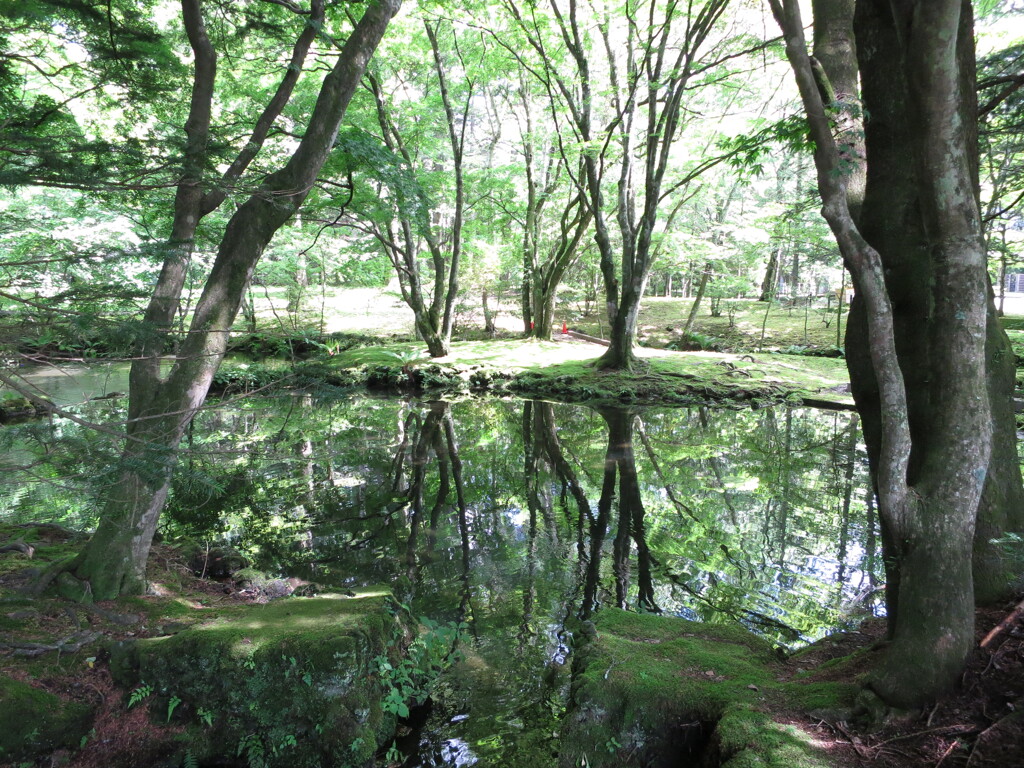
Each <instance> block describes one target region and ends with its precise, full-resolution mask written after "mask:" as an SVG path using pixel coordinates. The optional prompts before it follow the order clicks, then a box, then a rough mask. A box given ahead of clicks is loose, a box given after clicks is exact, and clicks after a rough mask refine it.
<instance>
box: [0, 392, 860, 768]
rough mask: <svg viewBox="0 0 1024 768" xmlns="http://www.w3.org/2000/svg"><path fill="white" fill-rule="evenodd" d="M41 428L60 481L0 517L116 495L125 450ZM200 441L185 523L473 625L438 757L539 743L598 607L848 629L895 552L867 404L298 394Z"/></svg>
mask: <svg viewBox="0 0 1024 768" xmlns="http://www.w3.org/2000/svg"><path fill="white" fill-rule="evenodd" d="M115 415H116V414H115ZM33 429H34V430H36V432H35V433H33V434H34V436H33V437H31V440H34V441H35V442H34V443H31V447H30V448H25V447H24V446H25V445H27V444H22V448H21V450H22V452H23V453H24V454H25V455H26V456H29V455H31V456H33V457H35V458H36V459H39V460H42V463H41V464H39V465H38V466H37V467H35V468H34V469H33V471H34V472H35V473H36V474H37V475H40V476H46V477H49V478H52V479H59V480H60V482H61V484H60V485H48V484H38V483H36V484H32V483H27V484H24V486H23V487H21V488H20V489H19V490H18V491H17V494H15V500H14V501H12V500H11V498H12V496H11V495H10V494H4V495H5V496H7V499H8V500H7V501H6V502H4V507H3V508H2V512H0V513H2V514H4V515H5V516H7V517H11V516H15V515H17V516H21V517H24V518H29V517H32V518H36V519H45V518H49V519H52V518H53V516H54V514H53V512H52V510H55V509H67V510H70V511H71V513H72V514H73V515H79V516H81V515H83V514H86V511H87V510H90V509H94V508H98V506H99V504H98V503H97V502H96V501H95V499H97V498H98V497H99V496H100V495H101V494H102V493H103V490H104V487H103V478H104V477H107V476H108V475H106V474H105V472H104V470H103V468H104V467H107V466H109V465H110V462H111V460H112V456H113V454H112V453H111V451H110V450H109V449H110V446H109V445H106V444H104V443H103V441H95V440H94V441H93V443H94V444H93V443H90V435H89V433H87V432H84V431H82V429H81V428H79V427H78V426H76V425H73V424H71V423H70V422H65V421H59V420H58V421H56V422H54V427H53V428H52V430H53V431H47V430H50V429H51V427H49V426H48V425H47V424H37V425H35V426H34V427H33ZM12 434H13V433H12ZM26 439H28V438H26ZM183 448H184V452H183V456H182V460H181V461H180V463H179V467H180V468H179V471H178V472H177V474H176V476H175V480H174V488H173V494H172V498H171V500H170V503H169V505H168V508H167V513H166V515H165V518H164V524H163V525H164V528H163V532H164V534H165V536H167V537H168V538H170V539H174V538H176V537H178V536H188V537H191V538H198V539H216V538H226V539H228V540H230V541H232V542H233V543H234V544H235V545H236V546H238V547H239V548H241V549H243V550H244V551H245V552H247V553H248V554H250V555H251V556H252V557H253V558H254V560H255V563H256V565H257V566H258V567H260V568H261V569H264V570H268V571H277V572H287V573H294V574H299V575H305V576H307V577H309V578H311V579H312V580H314V581H317V582H320V583H322V584H326V585H334V586H336V587H347V586H362V585H370V584H377V583H385V584H389V585H391V587H392V589H393V590H394V591H395V593H396V595H398V597H399V599H401V600H403V601H410V602H411V605H412V607H413V610H415V611H416V613H417V614H419V615H427V616H430V617H432V618H433V619H434V620H437V621H451V622H456V623H458V622H462V621H464V622H465V623H466V625H467V627H468V629H467V633H468V637H469V638H470V639H469V640H468V641H467V643H466V645H465V648H466V660H465V661H464V662H462V663H461V664H459V665H457V667H456V668H455V669H454V670H452V671H451V672H450V673H448V675H447V676H446V679H445V682H444V684H443V685H442V688H441V690H440V691H439V693H438V694H437V698H438V700H439V705H438V706H439V710H440V711H441V712H442V713H443V716H442V715H438V717H442V719H443V722H444V725H443V727H441V726H438V727H437V728H436V729H433V730H432V729H431V728H430V727H428V728H427V729H426V731H425V733H426V734H427V735H426V736H424V739H425V740H426V744H425V745H424V746H422V747H421V748H420V750H421V753H422V754H423V755H427V754H440V751H442V748H446V747H444V745H445V744H448V746H449V747H450V746H451V744H449V742H448V741H446V739H448V740H449V741H450V739H449V737H450V735H451V733H452V729H453V728H456V730H457V733H458V736H459V739H460V741H459V744H462V745H463V746H462V747H460V749H461V748H463V747H464V748H465V749H467V750H469V751H471V752H472V753H473V754H475V755H477V756H486V755H491V756H495V757H496V758H497V756H499V755H500V756H502V759H504V760H505V761H506V763H507V764H510V765H512V764H518V762H524V763H525V762H530V760H531V759H532V758H531V757H530V756H531V755H535V754H540V753H542V752H544V750H545V749H546V748H547V746H548V745H547V744H546V742H545V739H546V738H548V737H541V736H539V735H538V734H542V733H547V734H550V733H551V732H552V730H553V728H554V726H555V722H556V719H557V717H558V715H559V714H560V710H561V701H562V699H561V698H560V696H559V695H558V693H559V688H560V686H561V685H562V684H563V682H564V673H563V670H562V664H563V662H564V661H565V656H566V654H567V652H568V648H569V645H570V644H571V633H570V632H568V631H567V629H566V627H567V626H568V627H570V628H576V626H577V625H575V624H574V623H573V622H574V617H576V616H578V615H584V616H585V615H586V614H587V613H588V612H589V611H590V610H591V609H594V608H597V609H599V608H600V607H601V606H603V605H624V606H627V607H632V608H634V609H637V608H641V609H646V610H661V611H665V612H671V613H678V614H681V615H684V616H687V617H689V618H699V619H701V620H704V621H709V622H731V621H737V620H738V621H741V622H743V623H744V624H746V625H747V626H749V627H751V628H753V629H755V630H756V631H758V632H760V633H762V634H764V635H766V636H768V637H769V638H771V639H773V640H776V641H780V642H783V643H794V642H798V641H800V640H808V639H813V638H816V637H818V636H820V635H822V634H824V633H825V632H827V631H829V630H830V629H831V628H832V627H835V626H838V625H841V624H843V623H844V621H845V620H846V618H847V613H848V612H849V611H854V610H855V608H856V603H857V600H858V599H859V598H862V597H863V596H864V595H866V594H869V593H870V592H871V590H872V589H873V587H874V570H875V569H876V567H877V566H878V565H879V563H877V562H876V561H875V556H874V546H875V538H876V537H875V533H874V527H875V524H874V521H873V517H872V515H873V512H872V510H871V509H870V508H869V507H868V506H867V505H868V501H867V494H866V493H865V489H866V484H867V481H866V469H865V459H864V455H863V449H862V447H861V445H860V443H859V436H858V432H857V425H856V420H855V417H853V416H852V415H850V414H833V413H821V412H815V411H810V410H800V409H785V408H778V409H763V410H758V411H753V410H720V409H709V408H700V407H693V408H682V409H632V410H629V411H623V410H621V409H613V408H609V409H603V410H602V411H600V412H598V411H595V410H592V409H590V408H587V407H583V406H568V405H554V404H550V403H522V402H513V401H501V400H487V401H471V402H461V403H456V404H452V405H449V404H446V403H428V402H416V401H414V402H402V401H397V400H385V399H372V398H360V399H349V400H334V401H331V400H321V399H314V398H312V397H310V396H306V395H294V396H282V397H275V398H251V399H247V400H242V401H240V402H238V403H235V404H233V405H232V407H230V408H212V409H209V410H206V411H204V412H203V413H201V414H200V416H199V417H198V418H197V420H196V422H195V424H194V426H193V428H192V430H191V431H190V434H189V436H188V438H187V440H186V443H185V445H184V446H183ZM538 670H539V671H538ZM482 702H485V703H482ZM464 711H472V712H473V713H474V716H473V717H471V718H468V719H467V720H465V721H460V722H459V723H458V725H457V727H456V726H451V725H448V724H447V721H448V720H449V719H450V718H451V717H453V716H456V715H459V714H460V713H461V712H464ZM496 724H497V725H496ZM526 732H529V733H530V734H531V735H530V736H529V737H524V736H523V735H522V734H524V733H526ZM431 733H434V734H435V735H434V736H431V735H430V734H431ZM431 739H433V741H431ZM424 760H425V762H424V764H435V763H431V762H429V760H428V759H427V758H424ZM438 761H440V758H438ZM436 764H441V763H440V762H437V763H436ZM531 764H534V763H531Z"/></svg>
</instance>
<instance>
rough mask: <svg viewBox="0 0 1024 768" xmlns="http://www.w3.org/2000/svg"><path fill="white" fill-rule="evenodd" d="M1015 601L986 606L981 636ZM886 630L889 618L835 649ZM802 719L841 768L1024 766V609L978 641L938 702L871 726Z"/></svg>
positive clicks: (862, 643) (863, 642)
mask: <svg viewBox="0 0 1024 768" xmlns="http://www.w3.org/2000/svg"><path fill="white" fill-rule="evenodd" d="M1014 607H1015V606H1014V605H1013V604H1010V605H1006V606H1000V607H998V608H987V609H979V611H978V613H977V620H976V636H977V639H978V642H979V643H980V642H981V641H982V640H983V639H984V638H985V636H986V635H987V634H988V633H989V631H990V630H991V629H992V628H993V627H995V626H996V625H998V624H999V623H1000V622H1002V621H1003V620H1004V619H1005V618H1007V617H1009V616H1010V614H1011V613H1012V612H1013V609H1014ZM883 634H884V623H883V622H882V621H880V620H878V621H874V622H871V623H869V624H867V625H865V626H864V627H863V628H862V630H861V631H860V632H859V633H854V634H853V635H852V636H849V637H847V638H845V639H844V642H843V643H842V645H841V646H840V647H839V648H837V649H836V651H835V655H840V654H845V653H850V652H852V651H854V650H857V649H858V647H867V646H870V645H871V644H873V643H876V642H878V641H879V640H880V639H881V637H882V635H883ZM869 659H870V657H869V656H868V657H866V659H865V660H866V661H868V660H869ZM824 660H826V659H825V658H820V659H813V660H811V659H804V660H803V661H804V662H805V663H807V662H810V663H811V664H813V663H815V662H818V663H820V661H824ZM847 671H849V670H847ZM800 725H801V726H802V727H803V728H804V730H806V731H808V732H809V733H811V734H813V735H814V736H815V738H816V739H817V740H818V741H819V743H820V744H821V745H822V746H824V747H825V748H826V749H827V750H828V751H829V752H830V753H831V754H832V755H833V756H834V758H835V763H836V765H837V768H865V767H867V766H870V767H871V768H922V767H923V766H926V767H927V768H1024V615H1019V614H1018V615H1017V616H1016V617H1015V620H1014V621H1012V623H1010V624H1009V625H1008V626H1005V627H1004V628H1003V629H1002V630H1001V631H1000V632H999V634H998V635H997V636H995V637H994V638H993V639H992V640H991V641H990V643H989V644H988V646H987V647H986V648H981V647H976V648H975V650H974V651H973V653H972V654H971V657H970V660H969V663H968V666H967V669H966V671H965V672H964V675H963V678H962V681H961V685H960V686H959V689H958V690H957V691H955V692H954V693H953V694H951V695H950V696H948V697H947V698H945V699H943V700H942V701H939V702H938V703H936V704H935V705H934V706H932V707H929V708H926V709H924V710H922V711H920V712H913V713H908V714H906V715H904V716H902V717H894V718H892V719H891V720H890V721H889V722H888V723H887V724H886V725H885V726H884V727H883V728H882V729H880V730H875V731H870V732H869V731H865V730H864V729H863V728H862V727H859V726H858V725H857V724H856V723H844V722H839V723H836V722H826V721H824V720H821V721H808V720H806V719H805V720H804V721H803V722H802V723H800Z"/></svg>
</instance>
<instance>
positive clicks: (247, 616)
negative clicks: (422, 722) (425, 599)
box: [111, 591, 436, 766]
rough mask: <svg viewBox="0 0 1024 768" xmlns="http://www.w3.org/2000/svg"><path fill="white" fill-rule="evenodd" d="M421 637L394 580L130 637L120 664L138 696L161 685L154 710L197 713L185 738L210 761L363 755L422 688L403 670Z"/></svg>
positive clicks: (116, 661)
mask: <svg viewBox="0 0 1024 768" xmlns="http://www.w3.org/2000/svg"><path fill="white" fill-rule="evenodd" d="M414 639H416V632H415V627H414V623H413V622H412V621H411V619H410V617H409V615H408V612H407V611H406V610H405V609H404V608H401V607H400V606H398V605H397V603H396V602H395V601H394V600H393V599H392V598H391V596H390V595H389V594H388V593H386V592H385V591H377V592H373V591H364V592H363V593H361V594H357V595H356V596H355V597H353V598H346V597H340V596H324V597H319V598H292V599H286V600H279V601H277V602H274V603H270V604H267V605H249V606H242V607H237V608H230V609H226V610H224V611H222V612H221V613H220V614H219V615H218V616H217V617H216V618H215V619H213V620H211V621H209V622H207V623H204V624H200V625H198V626H195V627H192V628H188V629H184V630H182V631H180V632H178V633H177V634H174V635H172V636H168V637H160V638H150V639H145V640H138V641H133V642H127V643H121V644H118V645H117V646H115V647H114V649H113V651H112V658H111V669H112V671H113V672H114V674H115V679H116V680H117V682H118V683H119V684H121V685H124V686H127V687H128V688H131V689H132V690H133V694H132V696H133V697H135V698H136V699H143V698H146V699H148V698H149V697H150V696H153V697H155V699H154V702H153V703H152V704H151V705H150V711H151V712H159V713H161V714H162V715H163V716H165V717H166V719H168V720H171V719H172V718H175V719H180V720H183V721H186V722H188V723H191V727H190V729H189V730H188V731H187V732H186V735H185V736H184V737H182V738H183V739H184V741H185V744H184V745H183V749H187V750H188V751H189V752H191V753H192V754H193V755H194V756H195V757H197V758H199V759H200V761H201V762H202V761H217V760H235V759H238V758H239V757H241V758H244V760H247V761H248V762H249V763H250V764H253V765H257V764H259V765H267V766H274V765H281V766H284V765H287V766H313V765H337V766H347V765H362V764H364V763H366V761H367V760H369V759H370V758H371V757H372V755H373V754H374V752H375V751H376V750H377V749H378V748H379V747H380V746H381V745H383V744H385V743H387V742H388V740H390V738H391V737H392V735H393V733H394V729H395V724H396V717H397V715H400V714H405V713H407V711H408V710H407V702H406V701H405V699H406V698H407V696H408V695H410V694H411V693H413V692H414V691H415V690H417V683H416V682H415V681H412V680H411V679H406V678H411V676H410V675H406V676H405V677H402V679H401V680H399V679H398V675H397V673H396V672H395V670H398V669H402V664H403V659H404V658H405V656H406V652H407V649H408V648H409V646H410V645H412V644H413V641H414ZM434 660H436V659H431V660H430V661H434ZM423 666H424V667H426V669H424V670H423V673H424V674H429V673H430V672H431V671H432V669H431V664H430V663H429V662H428V663H426V664H424V665H423Z"/></svg>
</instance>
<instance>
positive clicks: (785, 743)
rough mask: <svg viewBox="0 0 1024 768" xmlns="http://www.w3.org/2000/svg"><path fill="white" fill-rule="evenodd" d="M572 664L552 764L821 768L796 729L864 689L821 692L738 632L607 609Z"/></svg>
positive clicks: (828, 685)
mask: <svg viewBox="0 0 1024 768" xmlns="http://www.w3.org/2000/svg"><path fill="white" fill-rule="evenodd" d="M590 634H591V639H590V640H589V641H588V642H585V643H584V644H583V646H582V648H581V649H580V650H579V652H578V653H577V656H576V659H575V661H574V674H573V685H572V694H571V702H570V705H569V713H568V715H567V717H566V722H565V726H564V730H563V734H562V749H561V751H560V756H559V765H560V766H561V767H562V768H576V766H579V765H581V764H586V765H588V766H591V768H601V767H605V766H606V767H607V768H611V767H612V766H616V767H618V766H655V767H664V768H668V767H669V766H680V765H685V766H693V767H694V768H719V766H723V767H727V768H748V767H749V768H753V767H754V766H763V767H764V768H769V767H771V768H828V766H831V765H833V763H831V762H830V761H829V758H828V756H827V755H826V754H825V753H824V752H822V751H821V750H820V749H818V748H817V747H816V746H815V743H814V738H813V737H812V736H811V735H810V734H809V733H807V732H805V731H804V730H802V729H801V728H800V727H799V726H798V725H796V723H798V722H799V721H800V720H801V717H802V716H805V715H806V714H807V713H811V712H813V713H816V716H817V717H819V718H827V717H844V716H846V714H847V713H848V712H850V711H851V710H852V707H853V706H854V702H855V697H856V696H857V693H858V691H859V687H858V685H857V684H855V683H854V682H829V681H816V680H815V679H814V677H813V676H812V675H807V676H804V675H800V676H796V677H794V676H793V672H794V669H793V667H791V666H787V664H786V663H785V661H784V659H783V658H782V657H781V656H780V655H779V654H778V653H777V652H776V651H775V650H774V649H773V648H772V647H771V646H770V645H769V644H768V643H767V642H766V641H764V640H762V639H761V638H758V637H757V636H755V635H753V634H751V633H750V632H748V631H747V630H745V629H743V628H742V627H738V626H731V625H729V626H727V625H714V624H701V623H696V622H691V621H686V620H684V619H679V618H675V617H663V616H654V615H649V614H636V613H628V612H626V611H620V610H617V609H605V610H603V611H602V612H601V613H600V614H598V616H597V619H596V623H595V625H594V627H593V628H592V630H591V633H590Z"/></svg>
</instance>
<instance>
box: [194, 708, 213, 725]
mask: <svg viewBox="0 0 1024 768" xmlns="http://www.w3.org/2000/svg"><path fill="white" fill-rule="evenodd" d="M196 715H198V716H199V719H200V720H201V721H202V722H203V724H204V725H205V726H206V727H207V728H212V727H213V712H212V711H211V710H209V709H207V708H206V707H200V708H199V709H197V710H196Z"/></svg>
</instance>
